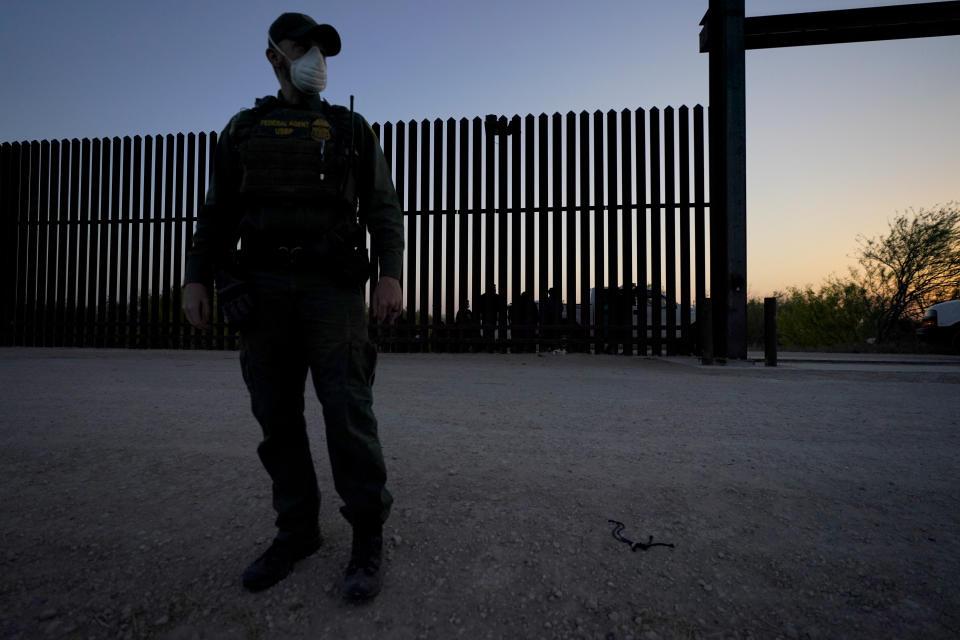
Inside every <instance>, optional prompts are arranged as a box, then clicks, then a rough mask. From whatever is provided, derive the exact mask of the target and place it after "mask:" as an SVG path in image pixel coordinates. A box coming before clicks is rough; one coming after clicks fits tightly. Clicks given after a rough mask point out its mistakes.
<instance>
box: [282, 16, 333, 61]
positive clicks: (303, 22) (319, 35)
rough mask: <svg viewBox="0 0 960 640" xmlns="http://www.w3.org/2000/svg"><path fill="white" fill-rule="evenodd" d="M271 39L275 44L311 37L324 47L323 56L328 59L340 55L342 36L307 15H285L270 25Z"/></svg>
mask: <svg viewBox="0 0 960 640" xmlns="http://www.w3.org/2000/svg"><path fill="white" fill-rule="evenodd" d="M269 34H270V38H271V39H272V40H273V41H274V42H280V41H281V40H286V39H288V38H289V39H290V40H299V39H300V38H303V37H304V36H306V35H310V36H312V37H314V38H316V39H317V40H319V41H320V43H321V44H322V45H323V54H324V55H325V56H327V57H328V58H329V57H331V56H335V55H337V54H338V53H340V34H339V33H337V30H336V29H334V28H333V27H331V26H330V25H328V24H317V21H316V20H314V19H313V18H311V17H310V16H308V15H306V14H305V13H284V14H283V15H281V16H280V17H279V18H277V19H276V20H274V21H273V24H271V25H270V31H269Z"/></svg>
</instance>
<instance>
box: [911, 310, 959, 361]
mask: <svg viewBox="0 0 960 640" xmlns="http://www.w3.org/2000/svg"><path fill="white" fill-rule="evenodd" d="M917 335H919V336H920V339H921V340H922V341H924V342H928V343H930V344H935V345H944V346H947V347H949V348H950V350H951V351H952V352H953V353H957V354H960V300H950V301H948V302H941V303H939V304H933V305H930V306H929V307H927V310H926V311H924V312H923V320H922V321H921V322H920V328H919V329H917Z"/></svg>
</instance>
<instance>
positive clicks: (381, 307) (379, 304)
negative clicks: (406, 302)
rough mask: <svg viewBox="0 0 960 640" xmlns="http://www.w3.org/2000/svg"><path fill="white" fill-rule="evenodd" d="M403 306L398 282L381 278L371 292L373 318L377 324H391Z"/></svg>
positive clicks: (389, 278) (388, 278) (388, 277)
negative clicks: (385, 322)
mask: <svg viewBox="0 0 960 640" xmlns="http://www.w3.org/2000/svg"><path fill="white" fill-rule="evenodd" d="M402 305H403V293H402V291H401V289H400V281H399V280H397V279H396V278H391V277H390V276H383V277H381V278H380V281H379V282H378V283H377V288H376V289H374V291H373V317H374V319H375V320H376V321H377V322H381V323H382V322H384V321H387V322H393V321H394V319H396V318H398V317H399V316H400V309H401V307H402Z"/></svg>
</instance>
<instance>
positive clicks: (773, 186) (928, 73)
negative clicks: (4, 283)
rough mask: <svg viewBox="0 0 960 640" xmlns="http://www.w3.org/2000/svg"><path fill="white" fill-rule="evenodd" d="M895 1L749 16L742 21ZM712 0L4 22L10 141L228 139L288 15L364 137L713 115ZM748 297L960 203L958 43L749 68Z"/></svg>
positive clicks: (797, 2)
mask: <svg viewBox="0 0 960 640" xmlns="http://www.w3.org/2000/svg"><path fill="white" fill-rule="evenodd" d="M888 4H898V3H896V2H876V1H870V0H833V1H828V0H782V1H777V2H773V1H765V2H760V1H751V0H748V1H747V3H746V7H747V15H748V16H750V15H763V14H769V13H787V12H800V11H817V10H825V9H843V8H853V7H863V6H879V5H888ZM706 8H707V2H706V0H679V1H676V2H661V1H652V0H646V1H637V0H633V1H628V0H620V1H613V0H597V1H591V2H574V1H572V0H551V1H546V0H543V1H541V0H529V1H523V2H507V1H504V0H492V1H490V2H482V3H481V2H459V1H450V0H442V1H441V0H421V1H414V2H397V1H392V2H388V1H358V2H351V3H346V2H341V3H320V4H316V5H312V4H302V3H300V4H291V5H287V6H281V5H278V4H276V3H274V2H266V1H262V2H257V1H254V0H236V1H234V2H230V3H214V2H205V1H199V2H197V1H193V0H191V1H189V2H188V1H186V0H170V1H168V2H163V3H145V2H130V1H124V2H120V1H112V0H111V1H96V0H94V1H91V2H85V3H78V2H67V1H63V0H60V1H53V0H51V1H44V2H34V3H25V2H18V3H13V2H5V3H3V5H2V6H0V36H2V37H0V59H2V60H3V65H2V66H0V85H2V86H3V87H4V91H3V92H2V94H0V116H2V117H0V142H13V141H23V140H33V139H53V138H81V137H94V136H123V135H146V134H165V133H176V132H180V131H183V132H188V131H194V132H198V131H214V130H216V131H219V130H220V129H222V128H223V126H224V124H225V123H226V122H227V120H228V119H229V118H230V116H231V115H232V114H234V113H235V112H236V111H238V110H239V109H241V108H243V107H246V106H250V105H252V102H253V99H254V98H255V97H258V96H262V95H266V94H270V93H274V92H275V91H276V81H275V79H274V77H273V74H272V71H271V69H270V67H269V65H268V63H267V61H266V60H265V58H264V49H265V46H266V31H267V27H268V26H269V24H270V23H271V21H272V20H273V19H274V18H275V17H276V16H277V15H278V14H279V12H281V11H283V10H292V11H303V12H305V13H308V14H311V15H313V16H314V17H315V18H316V19H317V20H318V21H320V22H329V23H331V24H333V25H334V26H336V28H337V29H338V30H339V32H340V34H341V37H342V39H343V51H342V53H341V54H340V55H339V56H337V57H336V58H333V59H331V60H330V62H329V78H330V79H329V85H328V90H327V91H326V93H325V95H326V97H327V99H328V100H330V101H331V102H334V103H340V104H346V103H347V102H348V96H349V95H350V94H354V95H355V96H356V100H357V109H358V111H360V112H361V113H362V114H363V115H364V116H365V117H366V118H367V119H368V120H369V121H371V122H374V121H379V122H386V121H397V120H408V119H423V118H437V117H440V118H448V117H454V118H460V117H464V116H465V117H474V116H478V115H480V116H482V115H484V114H488V113H494V114H504V115H507V116H510V115H513V114H520V115H525V114H527V113H533V114H539V113H541V112H545V113H552V112H555V111H560V112H567V111H570V110H573V111H579V110H583V109H586V110H590V111H593V110H596V109H601V110H608V109H616V110H620V109H624V108H631V109H633V108H637V107H643V108H650V107H654V106H656V107H665V106H668V105H673V106H680V105H682V104H686V105H690V106H693V105H695V104H703V105H705V106H706V105H707V104H708V64H707V63H708V60H707V55H706V54H700V53H699V52H698V34H699V31H700V26H699V24H698V23H699V22H700V19H701V18H702V17H703V14H704V12H705V11H706ZM746 71H747V73H746V79H747V156H748V167H747V192H748V265H749V271H748V283H749V293H750V295H753V296H763V295H769V294H770V293H771V292H772V291H773V290H775V289H783V288H784V287H786V286H791V285H804V284H813V285H817V284H819V283H820V282H821V281H822V280H823V279H824V278H825V277H826V276H829V275H830V274H843V273H844V272H845V271H846V269H847V266H848V265H850V264H853V260H852V259H851V256H852V254H853V253H854V252H855V250H856V237H857V235H858V234H865V235H867V236H873V235H877V234H880V233H882V232H883V231H884V230H885V229H886V224H887V221H888V220H889V219H891V218H892V217H893V216H894V215H896V214H897V212H898V211H904V210H906V209H908V208H910V207H915V208H932V207H934V206H936V205H937V204H944V203H946V202H948V201H951V200H954V201H960V153H958V149H960V127H958V122H957V121H958V118H957V114H958V113H960V37H945V38H923V39H916V40H901V41H890V42H878V43H862V44H847V45H831V46H818V47H797V48H790V49H778V50H762V51H751V52H747V66H746Z"/></svg>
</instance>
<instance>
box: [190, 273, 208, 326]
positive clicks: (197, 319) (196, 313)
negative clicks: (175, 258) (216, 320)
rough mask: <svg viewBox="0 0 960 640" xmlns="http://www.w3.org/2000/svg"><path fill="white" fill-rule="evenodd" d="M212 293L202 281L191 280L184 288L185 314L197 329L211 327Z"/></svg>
mask: <svg viewBox="0 0 960 640" xmlns="http://www.w3.org/2000/svg"><path fill="white" fill-rule="evenodd" d="M210 309H211V307H210V295H209V294H208V293H207V287H206V286H205V285H204V284H203V283H201V282H191V283H189V284H188V285H187V286H185V287H184V288H183V315H185V316H186V317H187V321H188V322H189V323H190V324H192V325H193V326H194V327H196V328H197V329H201V330H203V331H206V330H207V329H209V328H210V325H209V324H208V323H209V322H210Z"/></svg>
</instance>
